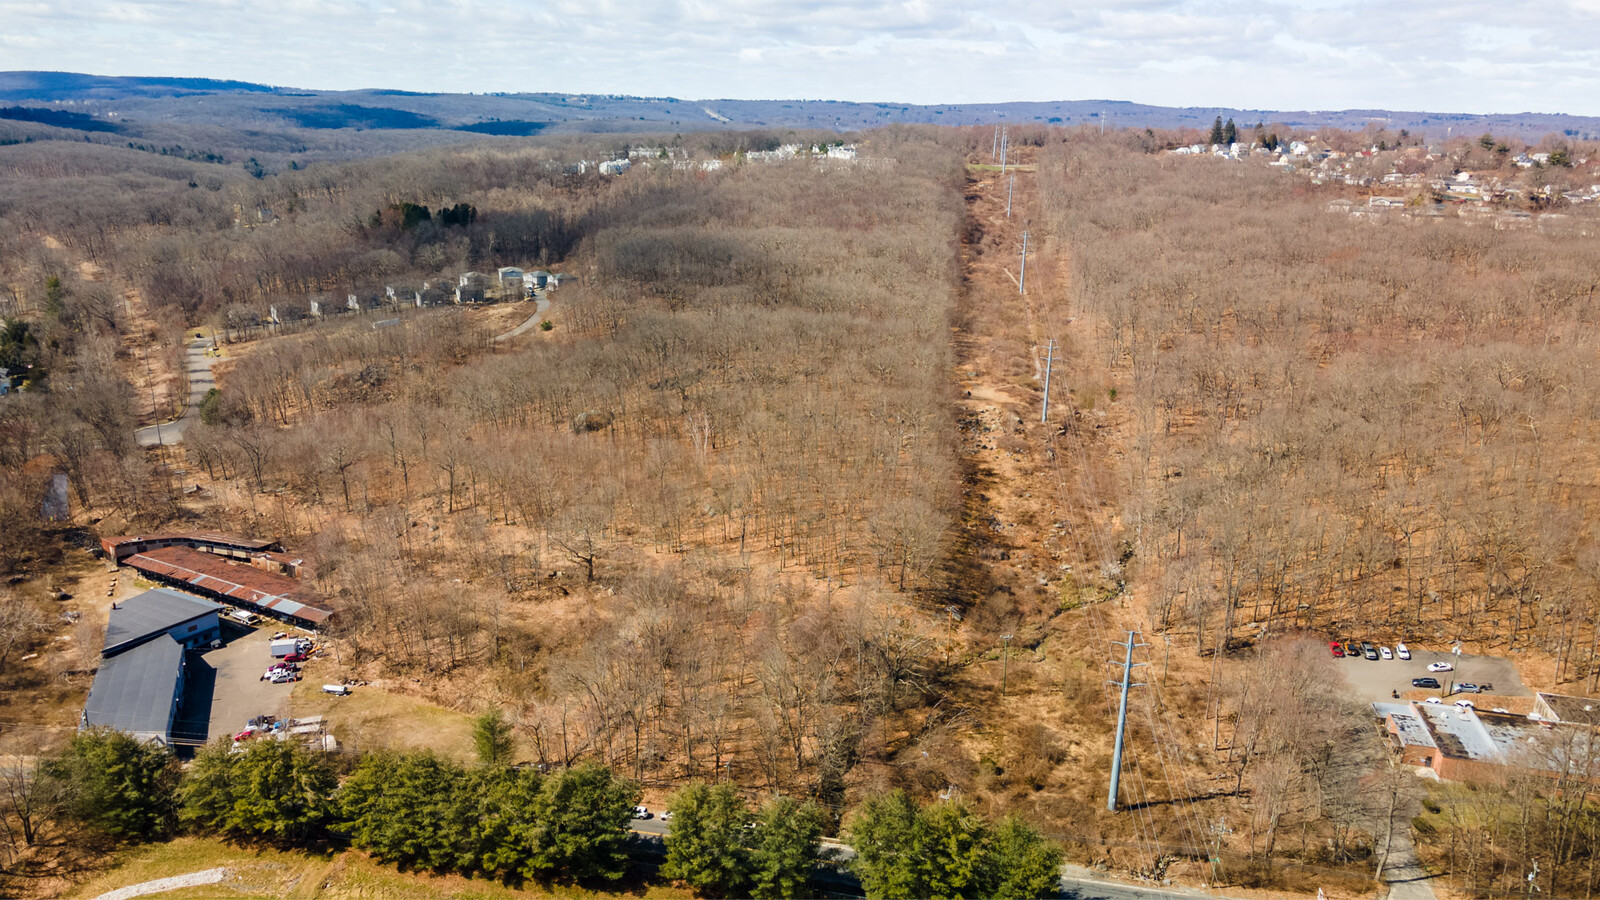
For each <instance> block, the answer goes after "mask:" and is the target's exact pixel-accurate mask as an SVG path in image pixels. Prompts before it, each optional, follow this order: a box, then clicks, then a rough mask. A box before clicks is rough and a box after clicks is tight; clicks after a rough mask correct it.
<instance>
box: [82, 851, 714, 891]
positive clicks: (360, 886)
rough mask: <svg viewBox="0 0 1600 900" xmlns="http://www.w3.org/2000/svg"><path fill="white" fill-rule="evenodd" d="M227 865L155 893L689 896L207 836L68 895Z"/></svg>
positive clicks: (141, 856) (127, 855)
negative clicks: (513, 879)
mask: <svg viewBox="0 0 1600 900" xmlns="http://www.w3.org/2000/svg"><path fill="white" fill-rule="evenodd" d="M219 866H221V867H225V868H227V869H228V870H229V874H228V877H227V878H225V879H224V880H223V881H222V882H221V883H219V884H211V885H204V886H202V887H195V888H184V889H182V890H177V891H168V892H165V893H162V894H160V895H159V896H161V897H163V898H172V900H191V898H196V900H197V898H233V897H284V898H294V900H369V898H383V897H406V898H417V900H434V898H438V900H446V898H450V900H455V898H460V900H468V898H475V900H517V898H545V897H553V898H570V900H585V898H597V900H598V898H610V897H639V898H646V900H680V898H689V897H692V896H693V894H692V893H690V892H687V891H681V890H677V889H674V888H670V887H658V886H653V885H652V886H640V885H626V886H623V887H620V888H619V889H618V890H616V891H604V890H590V889H588V888H583V887H578V886H574V885H553V886H548V887H547V886H544V885H538V884H529V885H527V886H525V887H523V888H513V887H509V886H507V885H504V884H500V883H499V882H496V881H489V880H487V879H483V878H465V877H462V876H459V875H426V874H420V873H411V872H402V871H400V870H399V869H397V868H396V867H394V866H392V865H386V864H383V863H380V862H377V861H375V860H373V859H371V858H370V857H368V856H367V855H366V854H364V853H359V852H356V851H353V850H346V851H341V852H338V853H334V854H331V855H323V854H318V853H309V852H301V851H279V850H268V849H255V848H248V847H235V846H232V845H229V844H226V843H224V842H222V841H220V840H215V839H211V838H178V839H176V840H172V841H168V842H166V843H161V844H147V845H145V846H142V847H137V848H134V849H132V850H127V851H124V852H123V853H120V854H118V856H117V859H116V862H115V863H114V864H113V868H111V869H110V870H108V871H106V872H104V873H102V874H101V875H99V876H97V877H96V878H94V879H92V880H90V881H86V882H84V883H83V884H81V885H78V886H77V888H75V889H74V890H73V891H71V892H70V893H68V894H66V895H65V896H67V897H70V898H89V897H97V896H99V895H100V894H103V893H105V892H106V891H111V890H116V889H117V888H121V887H127V886H129V885H133V884H140V883H142V882H146V881H154V880H156V879H158V878H168V877H171V876H173V875H183V874H187V873H189V872H199V871H201V870H204V869H212V868H217V867H219Z"/></svg>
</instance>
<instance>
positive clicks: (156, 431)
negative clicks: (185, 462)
mask: <svg viewBox="0 0 1600 900" xmlns="http://www.w3.org/2000/svg"><path fill="white" fill-rule="evenodd" d="M213 344H214V341H213V340H211V339H210V338H195V339H194V340H192V341H190V342H189V349H188V350H187V352H185V354H184V359H185V360H186V367H187V369H188V372H189V402H188V403H187V404H186V405H185V406H184V407H183V414H182V415H180V416H178V417H177V418H176V419H173V420H172V421H170V422H162V423H161V424H159V425H147V426H145V427H144V428H141V429H139V430H138V431H135V432H134V433H133V436H134V440H136V441H137V442H138V444H139V446H141V447H161V446H165V447H171V446H173V445H175V444H181V443H183V433H184V432H185V431H188V430H189V426H190V425H191V424H193V423H194V421H195V420H196V419H198V418H200V403H201V402H202V401H203V400H205V399H206V394H207V393H208V392H209V391H210V390H211V389H212V388H213V387H216V385H217V382H216V379H215V378H213V377H212V376H211V363H212V362H213V361H214V358H213V357H210V356H207V355H206V351H207V350H209V349H211V347H212V346H213Z"/></svg>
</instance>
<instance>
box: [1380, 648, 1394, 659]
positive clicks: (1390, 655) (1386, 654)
mask: <svg viewBox="0 0 1600 900" xmlns="http://www.w3.org/2000/svg"><path fill="white" fill-rule="evenodd" d="M1378 655H1379V656H1381V657H1383V658H1384V659H1394V651H1393V650H1390V649H1389V648H1388V647H1379V648H1378Z"/></svg>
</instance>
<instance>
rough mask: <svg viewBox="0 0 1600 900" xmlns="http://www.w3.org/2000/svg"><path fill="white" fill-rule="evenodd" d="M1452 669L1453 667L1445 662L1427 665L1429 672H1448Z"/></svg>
mask: <svg viewBox="0 0 1600 900" xmlns="http://www.w3.org/2000/svg"><path fill="white" fill-rule="evenodd" d="M1454 668H1455V666H1452V665H1450V664H1449V663H1447V662H1436V663H1428V671H1429V672H1449V671H1451V670H1453V669H1454Z"/></svg>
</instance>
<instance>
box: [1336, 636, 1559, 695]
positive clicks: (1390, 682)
mask: <svg viewBox="0 0 1600 900" xmlns="http://www.w3.org/2000/svg"><path fill="white" fill-rule="evenodd" d="M1406 646H1407V647H1409V648H1410V649H1411V659H1409V660H1405V659H1380V660H1376V661H1373V660H1368V659H1363V658H1361V657H1360V656H1357V657H1356V658H1354V659H1342V660H1338V663H1339V669H1340V671H1342V672H1344V680H1345V683H1346V684H1348V685H1350V688H1351V690H1352V691H1353V692H1354V693H1355V694H1356V696H1357V697H1359V698H1360V699H1361V700H1365V701H1374V700H1390V699H1392V698H1393V696H1394V692H1396V691H1398V692H1399V693H1400V695H1401V696H1402V697H1403V696H1405V693H1406V692H1407V691H1409V690H1412V687H1411V679H1413V678H1423V677H1426V676H1430V675H1431V676H1432V677H1434V678H1437V679H1439V684H1441V685H1443V686H1444V687H1449V686H1450V684H1451V683H1452V681H1454V682H1462V681H1470V682H1473V683H1475V684H1492V685H1494V691H1493V693H1494V694H1496V695H1499V696H1504V697H1531V696H1533V692H1532V691H1529V690H1528V689H1527V687H1525V686H1524V685H1523V683H1522V676H1520V675H1518V674H1517V668H1516V666H1513V665H1512V664H1511V661H1510V660H1508V659H1504V658H1502V657H1498V656H1467V655H1465V654H1463V655H1462V657H1461V659H1460V660H1459V661H1457V660H1456V658H1455V655H1454V654H1452V653H1450V652H1449V649H1448V648H1445V649H1442V650H1435V649H1427V648H1423V647H1418V646H1414V645H1411V644H1407V645H1406ZM1321 652H1323V653H1326V652H1327V650H1326V649H1323V650H1322V651H1321ZM1431 662H1447V663H1450V664H1451V665H1454V666H1455V667H1456V669H1455V671H1454V672H1429V671H1428V663H1431ZM1467 696H1471V695H1467Z"/></svg>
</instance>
